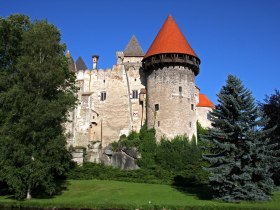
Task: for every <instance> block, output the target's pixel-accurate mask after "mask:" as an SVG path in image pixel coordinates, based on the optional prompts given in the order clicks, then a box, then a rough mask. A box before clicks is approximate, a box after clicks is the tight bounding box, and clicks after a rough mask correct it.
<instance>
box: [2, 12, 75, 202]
mask: <svg viewBox="0 0 280 210" xmlns="http://www.w3.org/2000/svg"><path fill="white" fill-rule="evenodd" d="M64 51H65V45H63V44H60V33H59V31H58V29H57V28H56V27H55V26H53V25H51V24H49V23H47V21H36V22H34V23H32V22H30V20H29V18H28V17H27V16H24V15H11V16H10V17H8V18H7V19H2V18H0V177H1V180H0V181H3V182H5V183H6V184H7V185H8V186H9V188H10V189H11V190H12V192H13V193H14V195H15V197H16V198H17V199H23V198H24V197H27V198H31V195H32V194H33V195H34V192H35V191H36V190H40V193H43V194H48V195H52V194H54V193H55V192H56V191H57V189H58V188H57V187H58V185H57V179H58V178H59V177H60V178H61V177H62V176H63V175H64V174H65V171H66V170H67V168H68V166H69V163H70V162H69V161H70V158H71V156H70V154H69V152H68V151H67V150H66V147H65V146H66V137H65V134H64V127H63V123H65V122H66V120H67V113H68V111H69V110H70V109H71V108H72V107H73V106H74V104H75V100H76V99H75V95H74V91H75V77H74V73H73V72H71V71H69V70H68V60H67V58H66V57H65V55H64Z"/></svg>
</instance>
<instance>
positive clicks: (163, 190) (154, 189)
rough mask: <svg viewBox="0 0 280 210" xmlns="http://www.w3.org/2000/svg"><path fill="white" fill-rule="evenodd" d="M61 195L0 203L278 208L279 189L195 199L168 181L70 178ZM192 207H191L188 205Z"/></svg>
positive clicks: (0, 200)
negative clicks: (236, 197) (260, 195)
mask: <svg viewBox="0 0 280 210" xmlns="http://www.w3.org/2000/svg"><path fill="white" fill-rule="evenodd" d="M67 188H68V189H67V190H65V191H64V192H63V193H62V195H59V196H55V197H53V198H49V199H38V198H36V199H35V198H33V199H31V200H30V201H21V202H19V201H15V200H14V199H12V198H11V197H8V196H0V204H2V205H9V206H33V207H50V208H53V207H65V208H67V207H68V208H69V207H71V208H95V209H96V208H99V209H100V208H125V209H135V208H139V209H163V208H167V209H280V192H277V193H275V194H274V196H273V200H272V201H271V202H263V203H253V202H251V203H250V202H242V203H239V204H232V203H224V202H218V201H213V200H206V199H199V198H198V197H197V195H196V194H193V193H188V192H182V191H178V190H177V189H175V188H173V187H171V186H168V185H158V184H143V183H130V182H119V181H105V180H70V181H69V182H68V186H67ZM191 207H193V208H191Z"/></svg>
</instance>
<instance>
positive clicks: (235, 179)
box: [204, 75, 275, 202]
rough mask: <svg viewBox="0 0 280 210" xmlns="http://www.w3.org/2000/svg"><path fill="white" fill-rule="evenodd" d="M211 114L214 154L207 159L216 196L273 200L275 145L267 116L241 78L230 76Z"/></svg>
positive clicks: (209, 140)
mask: <svg viewBox="0 0 280 210" xmlns="http://www.w3.org/2000/svg"><path fill="white" fill-rule="evenodd" d="M211 117H212V119H213V122H212V125H213V127H212V128H210V129H209V132H208V134H206V135H205V137H204V138H205V140H206V141H207V142H209V143H210V144H209V145H210V147H209V148H208V151H209V153H210V154H207V155H204V158H205V160H207V161H208V162H209V163H210V166H209V167H208V168H206V170H207V171H208V172H209V173H210V178H209V181H210V184H211V187H212V190H213V192H214V195H215V197H216V198H218V199H222V200H225V201H234V202H235V201H240V200H269V199H270V195H271V192H272V190H273V189H274V183H273V180H272V179H271V172H270V168H271V166H272V165H273V164H274V163H275V158H274V157H273V152H272V149H273V148H274V147H275V145H273V144H269V141H268V135H269V133H270V132H271V130H270V129H265V128H264V126H265V124H266V122H267V119H266V118H265V117H264V116H262V115H261V113H260V112H259V110H258V108H257V106H256V104H255V100H254V98H253V97H252V94H251V92H250V91H249V90H247V89H246V88H245V87H244V85H243V84H242V82H241V81H240V79H238V78H237V77H235V76H233V75H229V76H228V78H227V81H226V85H224V86H223V87H222V88H221V90H220V92H219V94H218V105H217V106H216V108H215V109H214V110H213V111H212V112H211Z"/></svg>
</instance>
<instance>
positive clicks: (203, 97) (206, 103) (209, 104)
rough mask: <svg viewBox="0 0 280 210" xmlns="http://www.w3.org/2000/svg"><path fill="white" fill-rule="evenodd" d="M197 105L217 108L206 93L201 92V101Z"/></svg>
mask: <svg viewBox="0 0 280 210" xmlns="http://www.w3.org/2000/svg"><path fill="white" fill-rule="evenodd" d="M196 106H197V107H211V108H215V105H214V104H213V103H212V102H211V101H210V100H209V99H208V98H207V96H206V95H205V94H199V102H198V104H197V105H196Z"/></svg>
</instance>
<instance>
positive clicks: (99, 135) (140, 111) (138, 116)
mask: <svg viewBox="0 0 280 210" xmlns="http://www.w3.org/2000/svg"><path fill="white" fill-rule="evenodd" d="M117 58H118V59H119V60H118V61H117V64H116V65H114V66H113V67H112V69H106V70H102V69H99V70H80V71H78V72H77V85H78V88H79V91H78V93H77V94H78V99H79V105H78V106H77V108H76V109H75V110H74V112H73V114H72V119H73V120H72V128H73V129H71V130H72V135H71V138H70V140H69V143H70V144H71V145H73V146H74V147H77V146H79V147H85V148H94V147H96V144H99V147H101V148H105V147H106V146H108V145H109V144H110V143H112V142H114V141H118V140H119V137H120V135H122V134H125V135H128V134H129V132H130V131H131V130H136V131H139V130H140V128H141V125H142V124H143V123H144V121H145V116H146V111H145V107H144V106H143V103H142V102H140V100H139V95H140V91H141V89H143V88H145V86H144V85H143V84H142V83H143V80H142V79H141V76H140V72H141V70H140V67H141V62H139V61H141V59H142V58H140V59H139V58H138V59H137V58H134V59H129V58H126V59H124V58H119V57H117ZM124 60H125V61H126V62H123V61H124ZM133 91H135V93H136V92H137V96H135V93H134V95H133ZM133 96H134V98H132V97H133ZM68 127H71V126H68ZM94 145H95V146H94ZM97 156H98V154H97ZM97 159H98V157H97Z"/></svg>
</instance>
